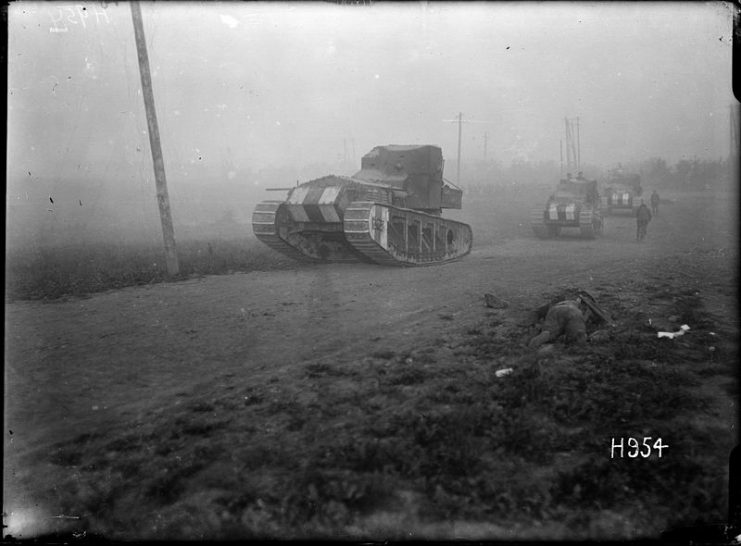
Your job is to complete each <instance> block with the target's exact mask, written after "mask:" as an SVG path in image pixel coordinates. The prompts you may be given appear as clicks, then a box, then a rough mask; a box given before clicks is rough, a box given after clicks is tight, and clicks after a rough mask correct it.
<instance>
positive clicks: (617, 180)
mask: <svg viewBox="0 0 741 546" xmlns="http://www.w3.org/2000/svg"><path fill="white" fill-rule="evenodd" d="M642 193H643V188H642V187H641V176H640V175H638V174H635V173H628V172H625V171H624V170H623V167H622V166H621V165H618V167H617V168H615V169H610V171H608V174H607V182H606V183H605V190H604V196H603V197H602V205H603V208H604V209H605V210H606V211H607V214H612V213H613V212H628V213H631V214H635V211H636V210H638V207H639V206H640V204H641V202H640V199H639V197H640V196H641V194H642Z"/></svg>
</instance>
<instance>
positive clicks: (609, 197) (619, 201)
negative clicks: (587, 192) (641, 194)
mask: <svg viewBox="0 0 741 546" xmlns="http://www.w3.org/2000/svg"><path fill="white" fill-rule="evenodd" d="M605 193H606V195H605V196H604V197H602V208H603V209H604V210H605V211H606V212H607V214H623V215H624V214H635V212H636V210H638V205H639V199H638V195H637V194H636V192H635V191H633V190H632V189H631V188H607V189H606V191H605Z"/></svg>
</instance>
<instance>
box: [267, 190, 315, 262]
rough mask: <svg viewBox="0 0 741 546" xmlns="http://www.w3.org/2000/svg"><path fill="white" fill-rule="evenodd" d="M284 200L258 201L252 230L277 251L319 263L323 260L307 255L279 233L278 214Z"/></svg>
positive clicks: (293, 257) (303, 260)
mask: <svg viewBox="0 0 741 546" xmlns="http://www.w3.org/2000/svg"><path fill="white" fill-rule="evenodd" d="M282 204H283V201H263V202H261V203H258V205H257V206H256V207H255V210H254V211H253V212H252V231H253V233H254V234H255V237H257V238H258V239H259V240H260V241H262V242H263V243H265V244H266V245H268V246H269V247H270V248H272V249H273V250H275V251H276V252H280V253H281V254H283V255H284V256H288V257H289V258H292V259H294V260H298V261H300V262H307V263H318V262H320V261H321V260H318V259H315V258H312V257H310V256H307V255H306V254H304V253H303V252H301V251H300V250H297V249H296V248H294V247H293V246H291V245H289V244H288V243H287V242H286V241H285V240H284V239H282V238H281V237H280V235H278V224H277V221H276V215H277V213H278V209H279V208H280V206H281V205H282Z"/></svg>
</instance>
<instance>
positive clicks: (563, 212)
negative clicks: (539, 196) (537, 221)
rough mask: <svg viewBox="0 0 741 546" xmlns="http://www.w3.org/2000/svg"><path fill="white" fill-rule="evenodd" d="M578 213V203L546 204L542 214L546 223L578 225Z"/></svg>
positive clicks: (579, 206) (579, 207)
mask: <svg viewBox="0 0 741 546" xmlns="http://www.w3.org/2000/svg"><path fill="white" fill-rule="evenodd" d="M580 212H581V205H580V204H578V203H548V206H547V207H546V210H545V213H544V214H545V220H546V222H558V223H564V222H565V223H574V224H578V223H579V213H580Z"/></svg>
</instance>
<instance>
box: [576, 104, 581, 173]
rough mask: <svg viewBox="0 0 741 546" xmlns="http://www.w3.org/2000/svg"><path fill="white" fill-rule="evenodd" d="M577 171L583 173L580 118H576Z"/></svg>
mask: <svg viewBox="0 0 741 546" xmlns="http://www.w3.org/2000/svg"><path fill="white" fill-rule="evenodd" d="M576 170H577V171H581V140H580V138H579V116H576Z"/></svg>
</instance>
